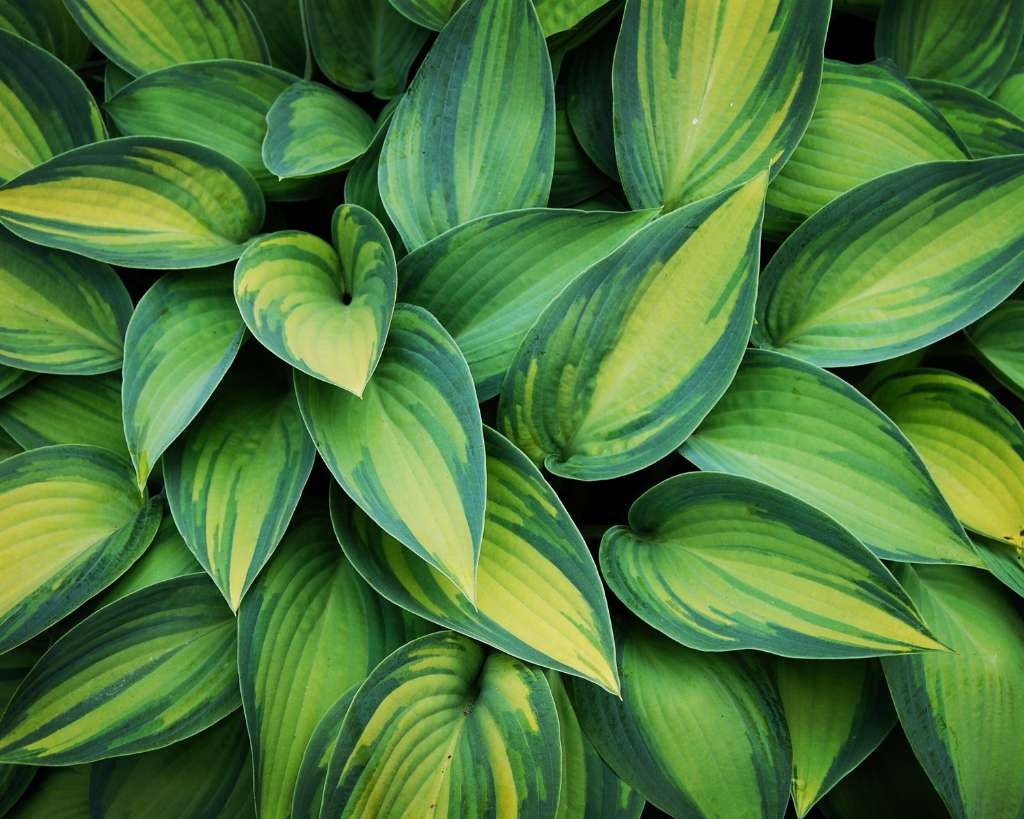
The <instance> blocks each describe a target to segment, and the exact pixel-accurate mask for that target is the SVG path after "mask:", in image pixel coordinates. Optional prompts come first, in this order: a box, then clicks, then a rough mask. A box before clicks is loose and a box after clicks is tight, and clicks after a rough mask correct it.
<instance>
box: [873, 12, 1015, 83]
mask: <svg viewBox="0 0 1024 819" xmlns="http://www.w3.org/2000/svg"><path fill="white" fill-rule="evenodd" d="M1021 35H1024V2H1022V0H978V1H977V2H974V3H970V4H962V3H950V2H947V0H885V2H883V3H882V9H881V11H880V12H879V15H878V24H877V26H876V28H875V53H876V54H878V56H879V57H888V58H889V59H892V60H893V61H895V63H896V64H897V65H898V66H899V67H900V69H901V70H902V71H903V73H904V74H906V75H907V76H913V77H927V78H929V79H934V80H945V81H946V82H954V83H958V84H959V85H966V86H967V87H968V88H973V89H975V90H976V91H979V92H980V93H982V94H989V93H991V92H992V91H994V90H995V88H996V86H997V85H999V81H1000V80H1002V79H1003V77H1005V76H1006V74H1007V72H1008V71H1009V70H1010V66H1011V65H1012V64H1013V60H1014V57H1016V56H1017V49H1018V47H1019V46H1020V42H1021Z"/></svg>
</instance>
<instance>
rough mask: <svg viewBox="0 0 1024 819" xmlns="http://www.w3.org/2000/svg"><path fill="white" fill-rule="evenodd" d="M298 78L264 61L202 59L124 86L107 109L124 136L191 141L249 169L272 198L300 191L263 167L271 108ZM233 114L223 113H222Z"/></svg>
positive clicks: (106, 104)
mask: <svg viewBox="0 0 1024 819" xmlns="http://www.w3.org/2000/svg"><path fill="white" fill-rule="evenodd" d="M297 79H298V77H296V76H294V75H293V74H289V73H287V72H285V71H281V70H279V69H276V68H271V67H270V66H269V65H262V64H260V63H250V62H243V61H241V60H204V61H202V62H196V63H183V64H182V65H174V66H171V67H169V68H164V69H161V70H159V71H153V72H152V73H149V74H145V75H143V76H142V77H139V79H137V80H135V81H134V82H132V83H130V84H128V85H126V86H125V87H124V88H122V89H120V90H119V91H118V92H117V93H116V94H115V95H114V96H112V97H111V98H110V99H108V100H107V101H106V103H104V105H103V109H104V110H105V111H106V112H107V114H108V115H109V116H110V118H111V120H112V121H113V122H114V124H115V125H116V126H117V129H118V130H119V131H120V132H121V133H122V134H123V135H125V136H158V137H170V138H175V139H188V140H192V141H193V142H198V143H200V144H202V145H206V146H207V147H209V148H213V149H214V150H215V151H218V152H219V153H222V154H224V156H226V157H228V158H229V159H233V160H234V161H235V162H237V163H238V164H239V165H241V166H242V167H243V168H245V169H246V170H247V171H248V172H249V173H250V174H252V177H253V178H254V179H255V180H256V181H257V182H258V183H259V186H260V188H261V189H262V190H263V192H264V193H265V194H266V195H267V196H269V197H270V198H273V199H288V198H291V197H292V196H294V195H296V193H297V191H298V190H299V186H298V185H297V184H296V183H295V182H290V181H286V182H280V181H279V180H278V179H277V177H276V176H274V174H272V173H271V172H270V171H268V170H267V169H266V167H264V165H263V155H262V153H261V152H262V148H263V139H264V137H265V136H266V133H267V119H266V118H267V112H268V111H269V110H270V108H271V106H272V105H273V104H274V101H275V100H276V99H277V98H278V97H279V96H280V95H281V94H282V93H283V92H284V91H285V90H286V89H287V88H288V87H290V86H291V85H292V84H293V83H294V82H295V81H296V80H297ZM225 111H230V112H231V116H230V117H225V116H224V112H225Z"/></svg>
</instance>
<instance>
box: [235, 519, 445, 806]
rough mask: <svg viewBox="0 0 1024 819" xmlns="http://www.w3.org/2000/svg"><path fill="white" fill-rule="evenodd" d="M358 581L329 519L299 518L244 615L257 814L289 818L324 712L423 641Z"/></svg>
mask: <svg viewBox="0 0 1024 819" xmlns="http://www.w3.org/2000/svg"><path fill="white" fill-rule="evenodd" d="M424 631H425V629H422V628H420V627H419V626H418V621H417V619H416V618H413V617H411V616H409V615H406V614H405V613H404V612H402V611H401V610H399V609H397V608H395V607H394V606H392V605H391V604H389V603H387V602H386V601H384V600H382V599H381V598H380V597H378V596H377V595H376V593H374V592H373V590H372V589H370V588H369V587H368V586H367V585H366V584H365V583H364V582H363V580H362V579H361V578H360V577H359V575H358V574H356V572H355V570H354V569H353V568H352V566H351V565H350V564H349V562H348V561H347V560H346V559H345V556H344V555H343V554H342V553H341V550H340V549H339V548H338V544H337V542H336V541H335V539H334V536H333V534H332V532H331V527H330V523H329V521H328V519H327V516H326V515H325V514H315V513H309V514H305V515H300V517H299V518H297V519H296V521H295V523H294V524H293V525H292V527H291V529H290V530H289V532H288V534H287V535H286V536H285V539H284V541H282V543H281V546H280V549H279V550H278V552H277V554H276V555H275V557H274V559H273V560H272V561H271V562H270V564H269V565H268V566H267V568H266V570H265V571H264V572H263V574H262V575H261V576H260V578H259V580H258V581H257V582H256V584H255V585H254V586H253V588H252V590H251V592H250V593H249V594H248V596H247V597H246V598H245V600H244V601H243V602H242V607H241V609H240V611H239V615H238V671H239V677H240V679H241V685H242V705H243V707H244V709H245V717H246V722H247V724H248V726H249V734H250V736H251V738H252V748H253V768H254V771H255V782H256V801H257V807H258V811H259V815H260V816H268V817H269V816H287V815H288V811H289V808H290V807H291V804H292V793H293V791H294V790H295V783H296V779H297V777H298V773H299V767H300V763H301V762H302V758H303V753H304V751H305V749H306V744H307V742H308V741H309V739H310V737H311V735H312V733H313V729H314V728H315V727H316V725H317V723H318V722H319V721H320V719H321V718H322V717H323V716H324V714H325V713H326V711H327V709H328V708H329V707H330V706H331V705H332V704H333V703H335V702H336V701H337V699H338V697H340V696H341V695H342V694H344V693H345V692H346V691H348V690H349V689H350V688H352V686H356V685H359V684H360V683H362V681H363V680H364V679H365V677H366V675H367V674H369V673H370V671H371V670H373V668H374V667H375V666H376V665H377V664H378V663H379V662H380V661H381V660H383V659H384V658H385V657H386V656H387V655H388V654H390V653H391V652H392V651H393V650H395V649H396V648H398V647H399V646H401V645H402V644H403V643H405V642H407V641H408V640H409V639H410V638H412V637H415V636H418V635H419V634H422V633H423V632H424Z"/></svg>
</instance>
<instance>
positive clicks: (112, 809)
mask: <svg viewBox="0 0 1024 819" xmlns="http://www.w3.org/2000/svg"><path fill="white" fill-rule="evenodd" d="M89 790H90V806H91V809H92V813H93V816H102V817H103V819H139V817H141V816H145V817H147V819H180V818H181V817H188V819H252V817H255V815H256V814H255V812H254V809H253V796H252V763H251V760H250V759H249V738H248V736H247V735H246V732H245V722H244V721H243V720H242V715H241V713H239V712H235V713H234V714H232V715H231V716H229V717H227V718H226V719H222V720H221V721H220V722H218V723H217V724H216V725H214V726H213V727H212V728H207V729H206V730H205V731H203V732H202V733H201V734H198V735H197V736H194V737H192V738H191V739H186V740H185V741H184V742H178V743H176V744H174V745H170V746H168V747H167V748H161V749H160V750H157V751H150V752H149V753H145V754H137V755H135V756H125V757H121V758H119V759H111V760H107V761H105V762H100V763H97V764H96V765H94V766H93V768H92V774H91V776H90V788H89Z"/></svg>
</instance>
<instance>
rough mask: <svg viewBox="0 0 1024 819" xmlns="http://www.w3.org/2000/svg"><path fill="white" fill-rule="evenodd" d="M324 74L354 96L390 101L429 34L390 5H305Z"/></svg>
mask: <svg viewBox="0 0 1024 819" xmlns="http://www.w3.org/2000/svg"><path fill="white" fill-rule="evenodd" d="M302 2H303V4H304V5H303V8H304V10H305V14H306V22H307V25H308V27H309V28H308V30H309V35H310V45H311V46H312V49H313V56H314V57H315V58H316V61H317V64H318V65H319V66H320V70H321V71H323V72H324V74H326V75H327V77H328V79H330V80H331V81H332V82H334V83H337V84H338V85H340V86H342V87H343V88H347V89H349V90H350V91H370V92H372V93H373V95H374V96H375V97H379V98H381V99H389V98H390V97H394V96H396V95H398V94H400V93H402V91H403V89H404V88H405V83H406V78H407V77H408V75H409V69H410V68H412V64H413V61H414V60H415V59H416V57H417V55H418V54H419V53H420V49H421V48H423V44H424V43H425V42H426V41H427V36H428V32H426V31H424V30H423V29H422V28H420V27H419V26H416V25H413V24H412V23H411V22H409V20H407V19H406V18H405V17H403V16H402V15H401V14H399V13H398V12H397V11H395V9H393V8H392V7H391V5H390V4H389V3H388V0H302Z"/></svg>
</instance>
